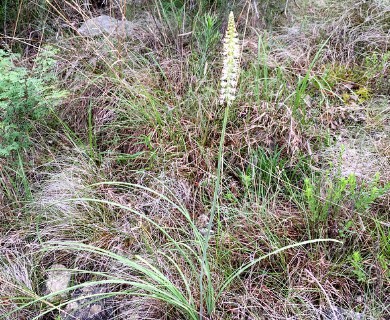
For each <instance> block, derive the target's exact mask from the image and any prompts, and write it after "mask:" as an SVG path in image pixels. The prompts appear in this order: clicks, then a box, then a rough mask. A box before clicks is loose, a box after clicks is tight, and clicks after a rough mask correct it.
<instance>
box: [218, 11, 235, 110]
mask: <svg viewBox="0 0 390 320" xmlns="http://www.w3.org/2000/svg"><path fill="white" fill-rule="evenodd" d="M223 55H224V56H225V58H224V60H223V69H222V76H221V94H220V97H219V102H220V104H221V105H223V104H224V102H226V104H227V105H228V106H229V105H231V104H232V102H233V100H234V99H235V98H236V88H237V81H238V74H239V70H240V45H239V40H238V35H237V31H236V25H235V23H234V15H233V12H230V14H229V23H228V28H227V30H226V35H225V39H224V44H223Z"/></svg>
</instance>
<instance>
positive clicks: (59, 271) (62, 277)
mask: <svg viewBox="0 0 390 320" xmlns="http://www.w3.org/2000/svg"><path fill="white" fill-rule="evenodd" d="M47 274H48V276H47V281H46V293H47V294H51V293H55V292H59V291H63V290H66V289H67V288H68V286H69V282H70V277H71V275H72V274H71V272H70V271H69V270H66V267H65V266H64V265H62V264H53V265H52V266H51V268H50V270H48V271H47ZM66 296H67V292H63V293H61V294H59V295H55V296H53V297H51V298H50V299H49V300H57V299H65V298H66Z"/></svg>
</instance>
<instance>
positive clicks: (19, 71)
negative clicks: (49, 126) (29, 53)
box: [0, 48, 64, 157]
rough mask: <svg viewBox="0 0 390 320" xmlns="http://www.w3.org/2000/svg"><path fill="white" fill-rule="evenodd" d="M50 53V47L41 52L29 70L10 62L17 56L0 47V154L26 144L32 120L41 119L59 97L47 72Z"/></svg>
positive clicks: (50, 74)
mask: <svg viewBox="0 0 390 320" xmlns="http://www.w3.org/2000/svg"><path fill="white" fill-rule="evenodd" d="M54 54H55V51H54V50H53V49H52V48H48V49H47V50H44V51H42V55H41V57H39V58H37V59H36V61H35V62H36V67H35V69H34V70H33V71H29V70H28V69H27V68H25V67H22V66H16V65H15V64H14V61H15V60H16V59H18V58H19V56H18V55H16V54H12V53H8V52H6V51H4V50H0V137H1V138H0V157H6V156H9V155H10V154H11V153H12V152H13V151H17V150H20V149H22V148H25V147H27V146H28V145H29V135H30V134H31V131H32V129H33V122H34V121H40V120H43V119H44V118H45V116H47V114H48V113H49V111H50V108H51V107H52V106H55V105H56V104H57V103H58V102H59V100H60V98H61V97H63V95H64V92H63V91H60V90H58V89H57V88H56V87H55V76H54V74H53V73H52V72H51V69H52V67H53V66H54V63H55V60H54V59H53V56H54Z"/></svg>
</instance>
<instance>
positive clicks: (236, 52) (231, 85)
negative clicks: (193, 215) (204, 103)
mask: <svg viewBox="0 0 390 320" xmlns="http://www.w3.org/2000/svg"><path fill="white" fill-rule="evenodd" d="M223 54H224V56H225V57H224V60H223V69H222V76H221V92H220V97H219V102H220V104H221V105H224V104H225V103H226V108H225V116H224V118H223V123H222V132H221V140H220V142H219V149H218V167H217V179H216V181H215V187H214V196H213V202H212V205H211V209H210V217H209V222H208V224H207V229H206V234H205V235H204V243H203V248H202V249H203V257H202V268H201V272H200V291H201V301H200V312H199V314H200V319H201V320H202V319H203V318H204V312H205V310H204V301H203V294H204V293H206V296H205V298H206V301H205V302H206V307H207V313H208V314H209V315H210V314H211V313H212V312H213V311H214V310H215V295H214V286H213V279H212V276H211V272H210V268H209V264H208V260H207V251H208V246H209V240H210V235H211V229H212V226H213V222H214V216H215V213H216V212H217V210H218V200H219V196H220V185H221V177H222V171H223V145H224V143H225V132H226V125H227V120H228V116H229V108H230V106H231V104H232V102H233V101H234V99H235V97H236V88H237V82H238V75H239V70H240V46H239V40H238V36H237V31H236V26H235V23H234V15H233V12H230V15H229V23H228V28H227V30H226V35H225V39H224V45H223ZM204 276H206V283H207V288H206V290H205V292H204V288H203V280H204Z"/></svg>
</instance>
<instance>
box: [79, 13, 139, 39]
mask: <svg viewBox="0 0 390 320" xmlns="http://www.w3.org/2000/svg"><path fill="white" fill-rule="evenodd" d="M132 29H133V24H132V23H131V22H129V21H127V20H123V21H121V20H117V19H115V18H112V17H110V16H106V15H102V16H99V17H95V18H92V19H89V20H87V21H85V22H84V23H83V24H82V25H81V27H80V28H79V29H78V30H77V31H78V32H79V33H80V35H82V36H84V37H95V36H99V35H102V34H107V35H111V36H121V37H124V36H128V35H131V34H132V32H133V30H132Z"/></svg>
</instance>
